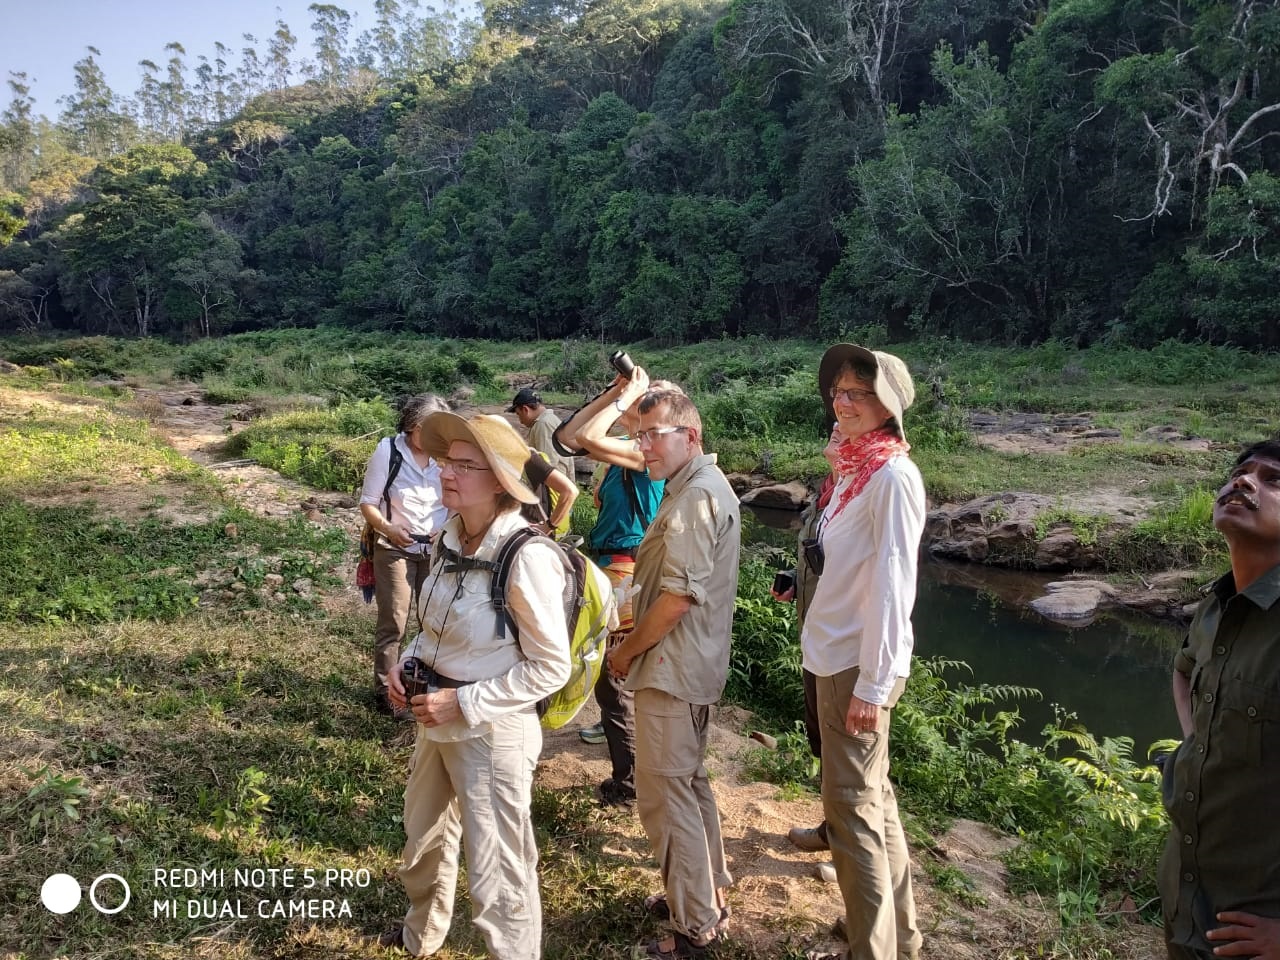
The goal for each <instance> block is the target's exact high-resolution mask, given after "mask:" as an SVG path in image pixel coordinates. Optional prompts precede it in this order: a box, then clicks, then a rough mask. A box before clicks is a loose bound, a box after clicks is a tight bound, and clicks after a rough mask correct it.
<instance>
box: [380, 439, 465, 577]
mask: <svg viewBox="0 0 1280 960" xmlns="http://www.w3.org/2000/svg"><path fill="white" fill-rule="evenodd" d="M393 443H394V444H395V445H396V447H397V449H399V451H400V455H401V456H402V457H404V461H403V462H402V463H401V464H400V472H399V473H397V474H396V478H395V479H394V480H393V481H391V490H390V496H389V499H390V501H391V503H390V505H388V504H387V503H385V502H383V499H382V490H383V488H384V487H386V485H387V473H388V471H389V470H390V467H391V445H392V444H393ZM360 502H361V503H370V504H373V505H374V506H375V507H377V508H378V509H379V510H380V511H382V515H383V516H384V517H386V518H387V521H388V522H390V523H403V524H404V525H405V526H406V527H408V529H409V532H410V533H417V534H431V533H435V532H436V531H437V530H439V529H440V528H441V527H442V526H443V525H444V521H445V519H446V518H447V517H448V516H449V511H448V510H446V509H445V506H444V503H443V502H442V501H441V499H440V467H439V466H438V465H437V464H436V462H435V461H434V460H430V459H429V460H428V461H427V465H426V466H425V467H420V466H418V461H417V460H416V459H415V458H414V455H413V451H411V450H410V449H409V442H408V440H406V439H405V435H404V434H403V433H398V434H396V435H395V436H394V437H387V438H384V439H383V440H380V441H378V445H377V446H376V447H374V448H373V455H372V456H370V457H369V465H368V466H367V467H365V471H364V485H363V486H362V487H361V488H360ZM388 510H389V511H390V512H388ZM378 543H380V544H381V545H382V546H384V547H388V546H390V545H391V542H390V541H389V540H387V538H386V537H384V536H382V535H381V534H379V535H378ZM402 549H404V550H405V552H406V553H423V552H425V545H424V544H421V543H413V544H410V545H409V546H408V547H406V548H402Z"/></svg>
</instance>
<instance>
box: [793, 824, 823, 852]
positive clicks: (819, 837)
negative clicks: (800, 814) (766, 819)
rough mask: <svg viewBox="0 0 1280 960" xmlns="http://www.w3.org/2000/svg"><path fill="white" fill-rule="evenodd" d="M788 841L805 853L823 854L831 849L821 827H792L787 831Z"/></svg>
mask: <svg viewBox="0 0 1280 960" xmlns="http://www.w3.org/2000/svg"><path fill="white" fill-rule="evenodd" d="M787 839H788V840H790V841H791V842H792V843H793V844H795V845H796V846H797V847H799V848H800V849H801V850H803V851H805V853H822V851H824V850H830V849H831V844H829V843H827V838H826V837H825V836H824V835H823V832H822V828H821V827H792V828H791V829H790V830H788V831H787Z"/></svg>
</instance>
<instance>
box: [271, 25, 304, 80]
mask: <svg viewBox="0 0 1280 960" xmlns="http://www.w3.org/2000/svg"><path fill="white" fill-rule="evenodd" d="M297 45H298V38H297V37H295V36H294V35H293V31H292V30H290V29H289V25H288V24H287V23H285V22H284V21H283V20H277V21H276V32H275V33H273V34H272V35H271V41H270V42H269V43H268V45H267V69H268V72H269V76H270V80H271V89H273V90H283V89H284V88H285V87H287V86H288V85H289V74H290V72H291V71H292V70H293V63H292V62H291V60H290V58H291V57H292V56H293V50H294V48H295V47H296V46H297Z"/></svg>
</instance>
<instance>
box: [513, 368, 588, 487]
mask: <svg viewBox="0 0 1280 960" xmlns="http://www.w3.org/2000/svg"><path fill="white" fill-rule="evenodd" d="M507 413H514V414H515V415H516V419H518V420H519V421H520V425H521V426H522V427H524V428H525V429H526V430H528V431H529V446H531V447H533V449H535V450H537V451H538V452H539V453H544V454H546V457H547V462H548V463H549V464H551V465H552V466H553V467H555V468H556V469H557V470H559V471H560V472H561V473H563V474H564V475H565V476H566V477H568V478H569V479H570V480H573V481H575V482H576V481H577V478H576V477H575V476H574V463H573V457H566V456H563V455H562V454H561V453H560V451H559V450H557V449H556V446H555V444H554V443H552V442H551V435H552V434H553V433H555V432H556V427H558V426H560V418H559V417H557V416H556V415H555V412H554V411H553V410H552V409H551V408H550V407H548V406H547V405H546V404H545V403H543V402H542V397H540V396H539V395H538V392H537V391H536V390H534V389H533V388H532V387H524V388H523V389H521V390H520V392H519V393H517V394H516V395H515V398H514V399H513V400H512V401H511V406H509V407H507Z"/></svg>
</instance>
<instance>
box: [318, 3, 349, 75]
mask: <svg viewBox="0 0 1280 960" xmlns="http://www.w3.org/2000/svg"><path fill="white" fill-rule="evenodd" d="M307 10H308V11H310V13H311V16H312V17H313V19H312V21H311V32H312V33H314V34H315V40H314V41H313V46H314V48H315V53H316V59H315V63H314V64H313V65H312V69H311V77H312V79H314V80H318V81H319V82H320V83H321V84H322V85H323V86H325V87H329V88H331V89H332V88H336V87H337V86H338V85H339V84H340V83H341V82H342V78H343V77H345V76H346V74H347V72H348V70H349V69H350V66H351V62H350V58H349V57H348V54H347V36H348V34H349V33H350V32H351V14H349V13H347V11H346V10H343V9H342V8H341V7H339V6H335V5H334V4H332V3H313V4H311V6H309V7H307Z"/></svg>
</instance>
